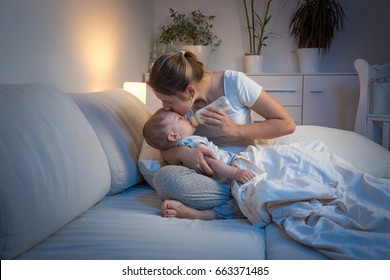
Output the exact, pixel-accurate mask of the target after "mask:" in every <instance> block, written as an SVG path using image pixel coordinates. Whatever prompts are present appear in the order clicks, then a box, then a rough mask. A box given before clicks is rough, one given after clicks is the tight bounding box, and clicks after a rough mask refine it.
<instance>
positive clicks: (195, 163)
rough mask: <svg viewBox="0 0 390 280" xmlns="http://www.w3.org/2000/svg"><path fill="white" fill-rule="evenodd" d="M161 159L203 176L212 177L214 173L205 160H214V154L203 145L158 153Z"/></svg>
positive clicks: (174, 148) (176, 148)
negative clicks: (206, 158)
mask: <svg viewBox="0 0 390 280" xmlns="http://www.w3.org/2000/svg"><path fill="white" fill-rule="evenodd" d="M160 153H161V156H162V157H163V159H164V160H165V161H166V162H168V163H169V164H176V165H184V166H186V167H188V168H191V169H193V170H196V171H197V172H200V173H202V174H205V175H209V176H214V175H215V173H214V171H213V169H212V168H210V166H209V165H208V163H207V162H206V160H205V156H207V157H208V158H214V157H215V156H214V153H213V152H212V151H211V150H210V149H208V148H207V147H206V146H205V145H198V146H197V147H196V148H189V147H185V146H180V147H173V148H170V149H167V150H164V151H160Z"/></svg>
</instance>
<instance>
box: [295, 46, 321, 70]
mask: <svg viewBox="0 0 390 280" xmlns="http://www.w3.org/2000/svg"><path fill="white" fill-rule="evenodd" d="M297 58H298V69H299V72H301V73H318V72H320V64H321V52H319V49H318V48H303V49H297Z"/></svg>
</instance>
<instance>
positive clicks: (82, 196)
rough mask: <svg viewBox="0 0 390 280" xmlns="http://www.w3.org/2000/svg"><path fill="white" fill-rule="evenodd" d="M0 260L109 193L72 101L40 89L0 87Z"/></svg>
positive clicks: (105, 172) (88, 131)
mask: <svg viewBox="0 0 390 280" xmlns="http://www.w3.org/2000/svg"><path fill="white" fill-rule="evenodd" d="M0 166H1V168H0V222H1V224H0V258H1V259H10V258H14V257H16V256H17V255H19V254H21V253H22V252H24V251H26V250H27V249H29V248H31V247H32V246H34V245H35V244H37V243H39V242H40V241H42V240H43V239H45V238H46V237H48V236H49V235H50V234H52V233H54V232H56V231H57V230H59V229H60V228H61V227H63V226H64V225H66V224H67V223H68V222H70V221H72V220H73V219H74V218H75V217H77V216H79V215H80V214H82V213H83V212H85V211H86V210H88V209H89V208H90V207H92V206H93V205H94V204H96V203H97V202H98V201H100V200H101V199H102V198H103V197H104V196H105V195H106V194H107V192H108V190H109V186H110V170H109V167H108V163H107V159H106V156H105V154H104V151H103V149H102V146H101V145H100V143H99V140H98V138H97V137H96V135H95V133H94V131H93V129H92V127H91V126H90V124H89V123H88V121H87V120H86V119H85V117H84V115H83V113H82V112H81V111H80V109H79V108H78V106H77V105H76V104H75V103H74V102H73V100H72V99H71V98H70V97H69V96H68V95H66V94H64V93H63V92H61V91H59V90H58V89H55V88H53V87H48V86H44V85H40V84H24V85H0Z"/></svg>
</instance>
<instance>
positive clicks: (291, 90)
mask: <svg viewBox="0 0 390 280" xmlns="http://www.w3.org/2000/svg"><path fill="white" fill-rule="evenodd" d="M265 91H266V92H296V90H295V89H288V88H286V89H284V88H282V89H273V88H270V89H266V90H265Z"/></svg>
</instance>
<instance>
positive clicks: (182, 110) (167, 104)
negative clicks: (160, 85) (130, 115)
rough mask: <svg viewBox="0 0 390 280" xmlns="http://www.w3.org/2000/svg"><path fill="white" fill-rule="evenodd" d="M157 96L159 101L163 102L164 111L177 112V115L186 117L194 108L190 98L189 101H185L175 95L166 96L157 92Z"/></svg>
mask: <svg viewBox="0 0 390 280" xmlns="http://www.w3.org/2000/svg"><path fill="white" fill-rule="evenodd" d="M156 96H157V98H158V99H160V100H161V102H162V106H163V108H164V110H166V111H168V110H172V111H175V112H176V113H178V114H180V115H182V116H184V115H185V114H187V113H188V111H190V109H191V107H192V100H191V98H190V97H189V96H188V99H186V100H184V99H182V98H180V97H178V96H174V95H165V94H160V93H157V92H156Z"/></svg>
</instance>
